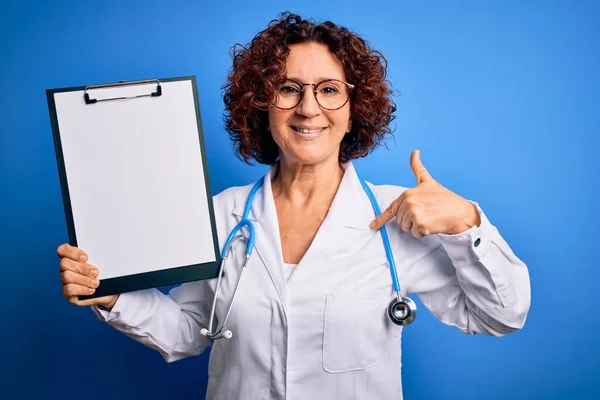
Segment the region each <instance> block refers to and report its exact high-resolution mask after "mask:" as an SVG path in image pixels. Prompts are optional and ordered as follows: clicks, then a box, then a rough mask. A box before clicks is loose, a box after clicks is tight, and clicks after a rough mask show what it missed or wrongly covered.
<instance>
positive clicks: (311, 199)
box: [272, 159, 344, 206]
mask: <svg viewBox="0 0 600 400" xmlns="http://www.w3.org/2000/svg"><path fill="white" fill-rule="evenodd" d="M343 176H344V170H343V169H342V167H341V166H340V164H339V163H338V162H337V160H335V162H326V163H323V164H315V165H305V164H299V163H290V162H287V161H286V160H285V159H282V160H280V162H279V171H278V173H277V175H276V176H275V178H274V179H273V181H272V188H273V197H274V198H275V199H276V200H284V201H286V202H289V203H291V204H292V205H294V206H310V205H313V204H319V203H322V202H327V204H331V202H332V201H333V198H334V197H335V193H336V192H337V189H338V187H339V185H340V182H341V181H342V177H343Z"/></svg>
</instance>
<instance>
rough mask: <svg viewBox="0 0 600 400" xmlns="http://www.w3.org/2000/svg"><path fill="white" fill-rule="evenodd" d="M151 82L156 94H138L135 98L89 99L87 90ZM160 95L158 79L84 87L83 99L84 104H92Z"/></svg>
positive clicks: (160, 89)
mask: <svg viewBox="0 0 600 400" xmlns="http://www.w3.org/2000/svg"><path fill="white" fill-rule="evenodd" d="M152 82H155V83H156V92H152V93H148V94H138V95H136V96H122V97H109V98H106V99H91V98H90V94H89V93H88V90H91V89H105V88H112V87H119V86H131V85H143V84H147V83H152ZM161 95H162V88H161V86H160V81H159V80H158V79H148V80H144V81H132V82H126V81H121V82H118V83H108V84H106V85H92V86H86V87H85V90H84V94H83V97H84V99H85V104H94V103H97V102H99V101H109V100H123V99H135V98H138V97H158V96H161Z"/></svg>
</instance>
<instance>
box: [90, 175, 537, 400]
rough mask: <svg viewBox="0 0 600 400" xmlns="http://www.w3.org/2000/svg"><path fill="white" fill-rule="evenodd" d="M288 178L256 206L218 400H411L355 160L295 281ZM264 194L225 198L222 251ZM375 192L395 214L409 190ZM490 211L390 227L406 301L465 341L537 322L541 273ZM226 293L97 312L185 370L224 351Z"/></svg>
mask: <svg viewBox="0 0 600 400" xmlns="http://www.w3.org/2000/svg"><path fill="white" fill-rule="evenodd" d="M275 168H277V167H276V166H274V167H272V168H271V169H270V170H269V172H268V173H267V175H266V177H265V180H264V185H263V187H262V188H261V189H260V190H259V191H258V192H257V194H256V197H255V199H254V202H253V204H252V210H251V213H250V219H251V220H252V221H254V223H255V228H256V246H255V250H254V253H253V255H252V257H251V259H250V263H249V265H248V269H247V271H246V272H245V274H244V278H243V281H242V283H241V285H240V288H239V292H238V295H237V298H236V301H235V304H234V307H233V310H232V312H231V315H230V317H229V320H228V322H227V329H231V330H232V332H233V338H232V339H230V340H227V339H220V340H217V341H215V342H214V344H212V347H213V348H212V350H211V355H210V362H209V372H208V374H209V381H208V389H207V399H211V400H213V399H215V400H216V399H223V400H232V399H240V400H241V399H244V400H246V399H286V400H306V399H315V400H317V399H328V400H332V399H392V398H394V399H398V398H402V384H401V376H400V368H401V362H400V358H401V351H400V348H401V345H400V339H401V334H402V329H403V328H402V327H398V326H396V325H394V324H392V323H391V322H390V320H389V319H388V317H387V315H386V308H387V306H388V304H389V302H390V300H391V299H392V298H393V296H394V292H393V289H392V282H391V278H390V271H389V266H388V263H387V259H386V254H385V251H384V248H383V243H382V240H381V235H380V233H379V232H375V231H372V230H371V229H369V227H368V225H369V223H370V222H371V221H372V220H373V219H374V214H373V208H372V206H371V203H370V201H369V198H368V197H367V195H366V193H365V192H364V190H363V188H362V187H361V185H360V181H359V179H358V177H357V175H356V172H355V170H354V167H353V165H352V163H348V164H346V165H345V174H344V177H343V179H342V182H341V184H340V186H339V189H338V192H337V193H336V196H335V198H334V200H333V203H332V205H331V208H330V210H329V213H328V214H327V217H326V218H325V220H324V221H323V224H322V226H321V227H320V229H319V231H318V232H317V235H316V236H315V238H314V240H313V242H312V244H311V246H310V248H309V249H308V251H307V252H306V254H305V255H304V257H303V258H302V260H301V261H300V263H299V264H298V265H297V266H296V267H295V268H294V271H293V274H291V276H290V277H289V280H287V281H286V277H285V275H284V265H283V256H282V251H281V242H280V236H279V225H278V220H277V214H276V209H275V202H274V200H273V193H272V187H271V179H272V176H273V173H274V171H275ZM252 186H253V185H252V184H250V185H247V186H244V187H234V188H230V189H227V190H225V191H223V192H222V193H220V194H218V195H216V196H214V198H213V200H214V210H215V218H216V223H217V232H218V236H219V243H221V244H223V243H224V242H225V239H226V238H227V235H228V234H229V232H230V231H231V230H232V229H233V227H234V226H235V225H236V224H237V223H238V222H239V221H240V220H241V218H242V214H243V211H244V206H245V202H246V198H247V196H248V194H249V192H250V189H251V188H252ZM369 186H370V187H371V189H372V190H373V192H374V194H375V196H376V198H377V201H378V202H379V205H380V208H381V209H382V210H384V209H385V208H386V207H387V206H388V205H389V204H390V203H391V202H392V200H394V199H396V198H397V197H398V196H400V194H401V193H402V192H403V191H404V190H406V188H403V187H398V186H391V185H380V186H377V185H371V184H369ZM474 204H476V203H474ZM477 208H478V210H479V212H480V215H481V225H480V226H479V227H476V226H474V227H472V228H471V229H469V230H467V231H466V232H463V233H461V234H457V235H444V234H438V235H430V236H426V237H424V238H422V239H416V238H415V237H413V236H412V235H411V234H410V233H409V232H403V231H402V230H401V229H400V226H399V225H398V224H397V223H396V222H395V220H392V221H390V222H389V223H388V224H387V225H386V226H387V229H388V234H389V236H390V242H391V247H392V249H393V253H394V257H395V261H396V266H397V269H398V277H399V279H400V285H401V287H402V295H404V296H406V295H410V294H416V295H418V296H419V298H420V299H421V301H422V302H423V304H424V305H425V306H426V307H427V308H428V309H429V310H430V311H431V312H432V313H433V315H435V316H436V317H437V318H438V319H439V320H440V321H442V322H443V323H445V324H447V325H452V326H456V327H457V328H458V329H460V330H461V331H462V332H465V333H468V334H477V333H481V334H486V335H495V336H501V335H504V334H507V333H509V332H512V331H515V330H517V329H520V328H521V327H522V326H523V324H524V322H525V319H526V315H527V312H528V310H529V304H530V285H529V275H528V271H527V267H526V265H525V264H524V263H523V262H522V261H521V260H520V259H519V258H517V257H516V256H515V255H514V253H513V252H512V250H511V249H510V247H509V246H508V244H507V243H506V242H505V241H504V239H503V238H502V237H501V236H500V234H499V233H498V230H497V229H496V228H495V227H494V226H493V225H491V224H490V222H489V221H488V219H487V218H486V216H485V214H483V212H482V211H481V209H480V208H479V206H477ZM244 234H246V232H245V230H244ZM475 243H477V246H475ZM244 248H245V243H243V242H242V241H238V242H237V244H236V245H235V246H234V250H233V251H232V252H231V256H230V258H229V260H228V262H227V265H226V274H225V277H224V278H223V282H222V283H221V293H220V296H219V302H218V303H217V318H218V317H222V316H223V315H224V312H225V311H226V308H227V306H228V305H229V301H230V299H231V295H232V290H233V288H234V287H235V284H236V282H237V278H238V274H239V270H240V267H241V265H242V259H243V257H244ZM99 267H100V268H101V267H102V266H99ZM215 285H216V279H212V280H204V281H197V282H190V283H185V284H182V285H181V286H178V287H176V288H174V289H172V290H171V291H170V293H169V295H165V294H163V293H162V292H160V291H159V290H156V289H149V290H143V291H138V292H132V293H125V294H122V295H121V296H120V297H119V299H118V301H117V302H116V304H115V306H114V307H113V309H112V311H110V312H107V311H103V310H99V309H98V308H96V307H92V308H93V310H94V311H95V312H96V314H97V315H98V317H99V318H100V319H101V320H104V321H106V322H107V323H109V324H110V325H112V326H113V327H114V328H115V329H117V330H119V331H121V332H124V333H125V334H127V335H128V336H130V337H132V338H133V339H135V340H137V341H139V342H141V343H143V344H145V345H147V346H149V347H151V348H153V349H155V350H157V351H159V352H160V354H161V355H162V356H163V357H164V358H165V360H167V361H168V362H172V361H176V360H179V359H182V358H184V357H187V356H192V355H197V354H200V353H201V352H202V351H204V349H206V348H207V347H209V346H210V345H211V343H210V341H209V340H208V339H206V338H205V337H204V336H202V335H200V329H202V328H204V327H206V326H207V324H208V318H209V314H210V309H211V304H212V300H213V296H214V288H215ZM421 312H422V311H421ZM416 323H418V318H417V320H416Z"/></svg>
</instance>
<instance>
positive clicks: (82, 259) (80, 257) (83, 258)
mask: <svg viewBox="0 0 600 400" xmlns="http://www.w3.org/2000/svg"><path fill="white" fill-rule="evenodd" d="M79 259H80V260H81V261H85V260H87V256H86V255H85V254H82V255H80V256H79Z"/></svg>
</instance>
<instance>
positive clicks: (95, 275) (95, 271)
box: [90, 269, 98, 278]
mask: <svg viewBox="0 0 600 400" xmlns="http://www.w3.org/2000/svg"><path fill="white" fill-rule="evenodd" d="M90 275H91V276H93V277H94V278H95V277H97V276H98V270H97V269H93V270H91V271H90Z"/></svg>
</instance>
